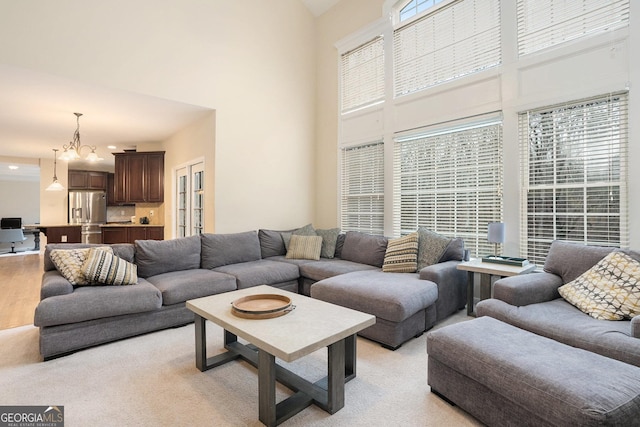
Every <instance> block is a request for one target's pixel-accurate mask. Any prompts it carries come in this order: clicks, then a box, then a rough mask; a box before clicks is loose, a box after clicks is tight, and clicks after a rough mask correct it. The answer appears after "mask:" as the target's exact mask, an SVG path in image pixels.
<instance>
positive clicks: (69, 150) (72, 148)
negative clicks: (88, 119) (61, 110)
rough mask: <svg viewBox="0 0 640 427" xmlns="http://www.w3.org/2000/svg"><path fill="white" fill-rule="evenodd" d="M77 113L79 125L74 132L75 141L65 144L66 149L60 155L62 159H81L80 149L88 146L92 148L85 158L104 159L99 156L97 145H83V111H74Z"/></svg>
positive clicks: (92, 159) (90, 159) (93, 160)
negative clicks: (81, 133) (81, 135)
mask: <svg viewBox="0 0 640 427" xmlns="http://www.w3.org/2000/svg"><path fill="white" fill-rule="evenodd" d="M73 114H75V115H76V122H77V124H78V127H77V128H76V131H75V132H74V133H73V141H71V142H69V145H63V146H62V148H63V149H64V152H63V153H62V154H61V155H60V159H62V160H66V161H69V160H79V159H81V157H80V151H81V150H82V149H83V148H85V147H87V148H88V149H90V150H91V152H90V153H89V154H87V157H85V158H84V159H85V160H86V161H88V162H92V163H93V162H99V161H100V160H104V159H103V158H102V157H98V155H97V154H96V146H95V145H82V144H81V143H80V116H82V113H73Z"/></svg>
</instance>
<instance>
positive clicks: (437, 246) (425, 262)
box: [418, 227, 452, 270]
mask: <svg viewBox="0 0 640 427" xmlns="http://www.w3.org/2000/svg"><path fill="white" fill-rule="evenodd" d="M418 235H419V236H420V237H419V242H418V270H422V269H423V268H424V267H426V266H429V265H433V264H437V263H438V261H439V260H440V258H441V257H442V254H443V253H444V252H445V250H446V249H447V246H449V242H451V240H452V239H450V238H449V237H446V236H443V235H441V234H438V233H436V232H434V231H431V230H429V229H428V228H425V227H420V228H418Z"/></svg>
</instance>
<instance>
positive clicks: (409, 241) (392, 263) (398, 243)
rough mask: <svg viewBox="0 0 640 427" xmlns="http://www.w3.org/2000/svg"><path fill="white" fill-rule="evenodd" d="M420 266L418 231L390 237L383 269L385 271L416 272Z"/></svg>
mask: <svg viewBox="0 0 640 427" xmlns="http://www.w3.org/2000/svg"><path fill="white" fill-rule="evenodd" d="M417 268H418V233H411V234H407V235H406V236H402V237H399V238H397V239H389V243H388V244H387V251H386V253H385V255H384V264H383V265H382V271H384V272H385V273H415V272H416V269H417Z"/></svg>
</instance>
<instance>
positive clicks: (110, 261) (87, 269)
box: [82, 249, 138, 285]
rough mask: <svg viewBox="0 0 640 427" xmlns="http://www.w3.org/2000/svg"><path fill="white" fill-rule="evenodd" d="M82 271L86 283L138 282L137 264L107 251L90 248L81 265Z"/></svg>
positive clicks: (123, 283) (130, 283) (113, 283)
mask: <svg viewBox="0 0 640 427" xmlns="http://www.w3.org/2000/svg"><path fill="white" fill-rule="evenodd" d="M82 273H83V274H84V276H85V277H86V278H87V281H88V282H89V283H88V284H99V285H135V284H136V283H138V266H137V265H135V264H132V263H130V262H128V261H125V260H123V259H122V258H119V257H117V256H115V255H114V254H113V253H111V252H109V251H105V250H102V249H91V250H90V251H89V255H88V256H87V259H86V261H85V262H84V264H83V265H82Z"/></svg>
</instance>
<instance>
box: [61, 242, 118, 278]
mask: <svg viewBox="0 0 640 427" xmlns="http://www.w3.org/2000/svg"><path fill="white" fill-rule="evenodd" d="M101 248H102V249H104V250H105V251H111V248H110V247H108V246H101ZM89 251H91V248H78V249H54V250H52V251H51V253H50V255H49V256H50V257H51V261H53V264H54V265H55V266H56V269H58V271H59V272H60V274H62V275H63V276H64V278H65V279H67V280H68V281H69V283H71V284H72V285H74V286H77V285H88V284H89V283H91V282H90V281H89V279H88V278H87V277H85V275H84V273H83V272H82V265H83V264H84V262H85V261H86V259H87V257H88V256H89Z"/></svg>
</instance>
